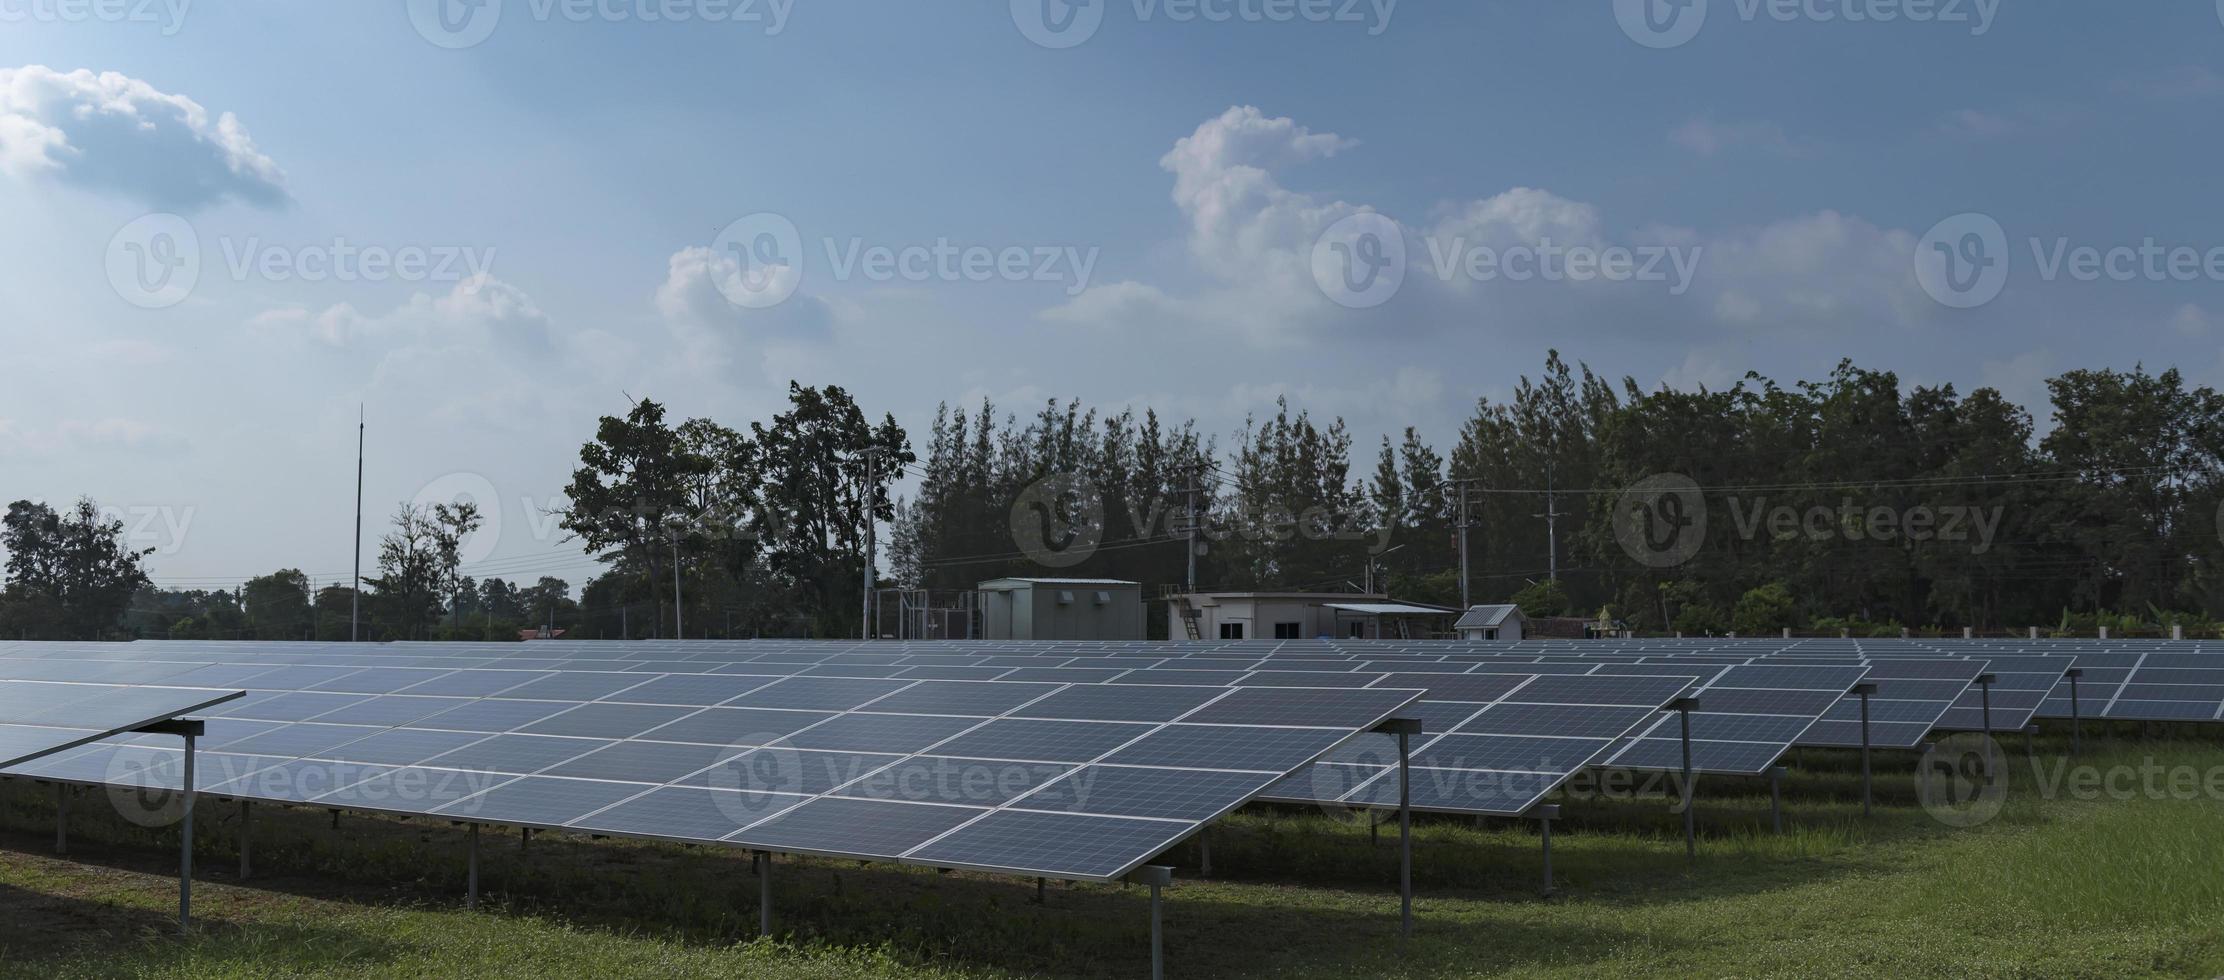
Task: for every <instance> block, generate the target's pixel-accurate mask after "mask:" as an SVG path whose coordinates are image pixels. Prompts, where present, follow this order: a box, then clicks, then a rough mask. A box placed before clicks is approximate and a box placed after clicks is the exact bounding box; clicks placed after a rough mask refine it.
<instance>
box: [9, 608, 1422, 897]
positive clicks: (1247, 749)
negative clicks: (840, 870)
mask: <svg viewBox="0 0 2224 980" xmlns="http://www.w3.org/2000/svg"><path fill="white" fill-rule="evenodd" d="M171 649H172V648H171V647H169V646H168V645H160V646H157V645H151V644H150V645H144V646H135V647H133V648H130V649H129V652H131V653H135V654H140V655H143V656H146V657H147V658H148V660H149V661H150V663H149V664H147V665H143V666H144V669H154V666H153V664H154V663H155V662H159V658H160V657H161V656H164V655H170V654H171ZM841 651H842V648H841V647H840V646H835V645H826V646H804V647H796V648H792V649H790V650H789V652H787V653H785V654H775V652H774V651H772V650H763V651H748V652H742V651H735V652H733V653H732V654H730V655H728V656H727V657H724V658H721V657H719V656H717V655H716V653H715V652H714V651H711V650H707V649H698V648H693V647H692V646H691V647H689V648H686V649H685V650H684V655H685V656H686V657H690V658H696V657H701V658H702V659H694V660H684V661H683V660H681V659H679V658H678V655H677V654H662V653H660V651H658V650H633V649H608V648H604V647H601V646H595V647H588V646H581V647H576V648H563V649H548V648H546V647H542V648H536V649H534V650H532V651H531V652H532V653H534V654H547V655H536V656H523V655H521V654H522V653H523V652H524V651H522V650H521V649H517V648H512V649H489V648H486V647H482V646H480V645H470V644H457V645H444V646H441V647H410V648H408V649H407V651H406V655H405V651H403V650H401V649H397V648H396V646H392V645H376V646H374V645H352V644H351V645H331V646H309V645H300V644H267V645H264V644H257V645H252V646H246V647H225V648H223V649H221V650H217V649H209V648H197V649H196V650H194V651H193V652H194V653H195V654H196V655H206V654H211V653H215V654H219V655H220V656H221V657H223V658H225V659H237V660H240V661H252V662H241V663H236V664H222V665H219V666H221V667H223V668H226V670H225V671H224V672H226V673H228V674H230V675H231V676H235V677H238V678H239V679H241V680H242V682H243V683H252V684H253V686H254V688H253V689H254V690H255V691H256V692H257V693H256V695H255V696H254V697H253V698H252V699H246V698H243V699H241V700H240V701H239V702H238V703H236V704H234V705H228V706H226V708H228V709H229V710H228V711H227V712H226V716H225V717H223V718H221V719H218V720H216V721H215V722H212V725H217V726H221V731H218V730H216V729H214V728H212V732H211V734H212V739H211V741H212V742H218V741H220V742H221V743H222V744H221V745H220V746H219V745H212V746H211V748H212V749H220V751H217V752H214V753H212V757H214V758H216V759H217V760H218V761H219V764H218V765H216V766H212V767H210V768H208V769H204V770H203V771H202V775H201V776H200V777H199V779H198V780H197V783H198V784H199V785H200V786H201V788H203V789H207V790H210V791H212V792H215V793H216V794H217V795H220V796H234V797H238V798H242V799H259V800H267V801H273V802H281V803H307V804H314V805H318V806H332V807H349V808H358V809H365V810H374V811H386V812H396V813H437V814H439V815H442V816H448V817H452V818H455V819H459V820H484V821H489V822H494V821H507V822H514V823H522V824H527V825H531V826H540V827H547V828H556V829H571V830H582V831H592V832H595V833H604V834H613V835H623V836H638V837H650V838H659V839H671V840H689V841H706V842H723V843H729V844H736V845H741V846H747V847H755V848H762V849H767V850H776V851H786V852H793V853H806V854H825V855H834V856H841V857H857V858H863V859H878V860H895V861H904V862H909V863H917V864H933V865H938V866H950V867H967V868H974V869H978V870H988V871H1003V872H1010V873H1023V874H1029V875H1043V876H1055V877H1068V878H1085V879H1098V878H1106V879H1108V878H1115V877H1120V876H1122V875H1124V874H1125V873H1127V871H1129V870H1132V869H1133V868H1134V867H1136V866H1139V865H1140V864H1141V863H1142V862H1144V861H1146V860H1148V859H1149V858H1150V857H1152V856H1153V855H1154V854H1155V853H1156V852H1157V851H1158V850H1162V849H1163V847H1164V846H1166V845H1167V844H1168V843H1170V842H1172V841H1177V840H1179V839H1181V838H1183V837H1186V836H1188V835H1189V834H1192V833H1194V832H1195V831H1196V830H1197V829H1198V828H1199V827H1200V826H1201V825H1202V824H1203V823H1204V822H1205V821H1207V820H1210V819H1216V818H1217V817H1218V816H1220V815H1222V814H1224V813H1226V812H1228V811H1229V810H1231V809H1233V808H1235V807H1237V806H1240V805H1242V804H1243V803H1245V802H1247V801H1249V800H1250V799H1252V798H1253V797H1255V796H1256V795H1257V794H1258V792H1259V791H1261V790H1262V789H1263V788H1265V787H1266V786H1268V785H1270V784H1271V783H1273V782H1274V781H1276V780H1278V779H1280V778H1283V777H1284V776H1287V775H1288V774H1289V772H1290V771H1291V770H1293V769H1295V768H1297V767H1299V766H1302V765H1304V764H1305V763H1307V762H1310V761H1311V760H1313V759H1314V758H1317V757H1318V756H1320V755H1321V754H1322V753H1325V752H1327V751H1329V750H1330V749H1332V748H1334V747H1335V746H1337V745H1338V744H1341V743H1343V742H1345V741H1348V740H1350V739H1351V738H1352V737H1354V736H1355V735H1357V734H1359V733H1360V732H1363V731H1366V730H1368V729H1371V728H1373V727H1375V726H1377V725H1379V724H1380V723H1381V722H1382V721H1383V720H1384V719H1385V718H1387V717H1389V716H1390V714H1391V713H1392V712H1394V711H1397V710H1399V709H1401V708H1403V707H1405V706H1406V705H1408V704H1410V703H1411V702H1412V701H1413V700H1414V699H1415V697H1416V696H1417V694H1418V692H1416V691H1412V690H1398V689H1392V688H1387V687H1376V688H1371V689H1363V690H1323V689H1309V688H1304V687H1281V686H1277V687H1272V688H1259V689H1251V688H1245V687H1240V686H1236V687H1228V686H1198V685H1195V684H1185V685H1158V684H1138V685H1127V684H1119V685H1112V684H1103V683H1101V682H1102V681H1105V680H1109V679H1118V678H1121V677H1123V676H1125V675H1128V674H1131V673H1134V672H1135V671H1134V669H1133V668H1131V667H1128V666H1126V665H1124V664H1120V665H1115V666H1105V667H1099V668H1066V667H1063V666H1045V667H1032V666H1029V665H1033V664H1058V665H1063V664H1065V663H1067V662H1068V661H1070V660H1072V659H1073V658H1067V657H1056V658H1048V657H1037V656H1033V655H1024V656H1022V655H1001V656H994V657H991V656H982V655H974V656H968V657H966V658H964V663H963V664H959V665H943V666H944V667H945V669H955V668H956V667H958V666H970V667H971V668H973V669H979V670H985V671H987V672H988V673H987V674H986V675H983V676H979V677H974V678H970V679H964V680H945V679H940V678H900V677H895V676H893V675H896V674H901V673H904V672H906V671H909V670H912V669H913V667H914V666H918V667H931V666H935V665H931V664H918V665H913V664H909V663H907V662H906V661H908V660H909V659H910V656H911V655H910V654H878V653H875V654H869V655H848V654H844V653H843V652H841ZM99 652H101V653H103V654H107V653H110V652H111V651H99ZM706 655H707V656H706ZM312 656H322V657H325V658H327V659H329V660H330V661H332V662H329V663H300V662H297V661H299V660H302V659H306V658H309V657H312ZM844 656H848V657H849V658H850V659H845V660H840V661H837V660H836V659H834V658H836V657H844ZM1154 662H1155V661H1154ZM40 663H41V664H42V665H43V666H42V669H48V670H53V669H56V668H57V667H58V666H60V665H62V664H68V663H78V664H80V665H84V666H90V665H91V664H92V662H91V661H67V660H63V661H52V662H49V661H46V660H41V661H40ZM682 663H685V664H686V665H687V666H688V667H690V668H692V669H691V670H689V671H686V672H675V671H672V670H669V669H665V668H670V667H673V666H675V665H678V664H682ZM1114 663H1116V661H1115V662H1114ZM1245 663H1246V665H1248V663H1249V662H1248V661H1247V662H1245ZM822 668H825V669H823V670H822ZM161 669H163V670H166V671H171V672H174V673H192V672H200V671H212V670H213V668H211V667H209V666H205V665H202V664H172V665H166V666H164V667H162V668H161ZM1076 669H1078V670H1083V671H1085V673H1086V676H1087V678H1088V681H1089V683H1088V685H1087V686H1085V687H1084V686H1075V685H1073V684H1071V683H1069V682H1043V681H1027V680H1018V681H1013V680H1009V679H1003V680H990V679H986V677H987V676H999V677H1005V678H1009V677H1010V676H1012V675H1015V674H1018V675H1025V674H1035V673H1039V672H1041V671H1044V670H1053V671H1059V672H1061V673H1066V672H1069V671H1071V670H1076ZM1168 673H1175V674H1180V675H1182V676H1183V677H1184V678H1186V679H1189V680H1192V681H1194V680H1198V679H1208V681H1209V680H1212V679H1217V678H1216V675H1219V674H1222V673H1225V672H1223V671H1219V670H1202V671H1200V670H1188V671H1169V672H1168ZM855 674H875V675H889V676H870V677H860V676H840V675H855ZM1068 676H1078V675H1071V674H1069V675H1068ZM1237 676H1239V677H1240V674H1238V675H1237ZM311 688H313V690H312V689H311ZM174 757H175V753H174V751H171V750H166V749H163V748H159V747H154V746H140V745H118V744H110V743H99V744H95V745H91V746H86V747H85V751H83V752H82V753H80V754H77V755H70V754H66V753H65V754H64V756H58V757H56V758H55V759H53V760H41V761H42V762H52V763H53V765H51V766H50V767H47V768H39V767H38V766H32V767H28V768H24V769H17V770H11V771H13V772H18V773H22V774H36V775H41V776H43V777H46V778H58V779H72V780H76V781H83V782H103V781H106V780H108V779H109V778H111V777H112V775H113V774H114V773H115V772H116V771H117V770H116V767H117V766H118V765H119V764H121V765H126V766H129V767H132V768H133V769H134V771H140V770H143V771H145V772H148V773H152V774H155V775H154V777H153V778H152V779H150V780H149V781H150V782H153V783H155V784H159V783H160V780H161V778H162V777H161V776H160V775H159V774H160V773H161V772H163V771H164V769H165V767H166V765H172V764H173V762H174ZM168 778H169V779H170V780H171V781H172V782H175V780H176V776H175V774H174V773H173V774H171V775H170V776H169V777H168ZM1089 832H1097V833H1098V836H1094V837H1089V838H1086V839H1072V838H1070V837H1061V838H1057V839H1056V841H1055V843H1057V844H1058V845H1060V846H1050V842H1052V841H1053V838H1051V837H1048V836H1045V835H1053V834H1057V835H1070V834H1074V833H1089ZM999 848H1009V852H1008V853H1007V852H1004V851H1000V850H998V849H999Z"/></svg>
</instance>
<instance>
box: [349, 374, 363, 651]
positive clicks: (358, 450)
mask: <svg viewBox="0 0 2224 980" xmlns="http://www.w3.org/2000/svg"><path fill="white" fill-rule="evenodd" d="M364 421H365V419H364V411H363V406H361V405H357V406H355V588H354V589H353V591H351V592H350V593H349V595H348V642H349V643H354V642H355V641H356V638H357V637H356V633H357V631H358V630H359V629H360V628H361V627H360V625H359V624H361V623H362V621H363V425H364Z"/></svg>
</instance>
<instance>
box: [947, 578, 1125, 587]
mask: <svg viewBox="0 0 2224 980" xmlns="http://www.w3.org/2000/svg"><path fill="white" fill-rule="evenodd" d="M998 582H1023V583H1026V584H1028V585H1132V586H1136V587H1138V588H1140V587H1141V586H1142V584H1143V583H1141V582H1130V581H1128V580H1126V579H1117V578H992V579H989V580H988V581H986V582H983V583H981V584H982V585H994V584H996V583H998Z"/></svg>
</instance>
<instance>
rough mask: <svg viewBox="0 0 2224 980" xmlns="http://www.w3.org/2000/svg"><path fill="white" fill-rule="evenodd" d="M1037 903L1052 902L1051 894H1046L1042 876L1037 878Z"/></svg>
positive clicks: (1046, 903) (1045, 903)
mask: <svg viewBox="0 0 2224 980" xmlns="http://www.w3.org/2000/svg"><path fill="white" fill-rule="evenodd" d="M1035 904H1037V905H1048V904H1050V896H1049V895H1048V894H1046V893H1045V892H1044V890H1043V879H1041V878H1036V879H1035Z"/></svg>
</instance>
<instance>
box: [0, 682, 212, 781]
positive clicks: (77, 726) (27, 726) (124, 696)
mask: <svg viewBox="0 0 2224 980" xmlns="http://www.w3.org/2000/svg"><path fill="white" fill-rule="evenodd" d="M0 670H4V668H0ZM4 676H5V675H4V674H0V677H4ZM240 693H241V692H239V691H218V690H206V689H193V688H176V687H150V686H146V685H134V684H68V683H57V682H52V681H37V680H13V679H0V768H4V767H7V766H13V765H18V764H21V763H25V762H30V761H33V760H37V759H41V758H44V757H47V756H51V755H53V754H55V753H59V752H63V751H65V750H68V749H72V748H76V747H78V746H81V745H84V744H86V743H88V742H93V741H97V740H99V739H102V738H107V737H109V736H112V735H116V734H118V733H121V732H129V731H133V730H135V729H139V728H144V727H146V726H148V725H151V724H154V723H156V722H159V721H165V720H168V719H171V718H177V717H179V716H182V715H187V714H191V713H193V712H196V711H200V710H202V709H204V708H208V707H210V706H212V705H217V704H221V703H223V702H225V701H229V700H231V699H233V698H237V697H239V696H240Z"/></svg>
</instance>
